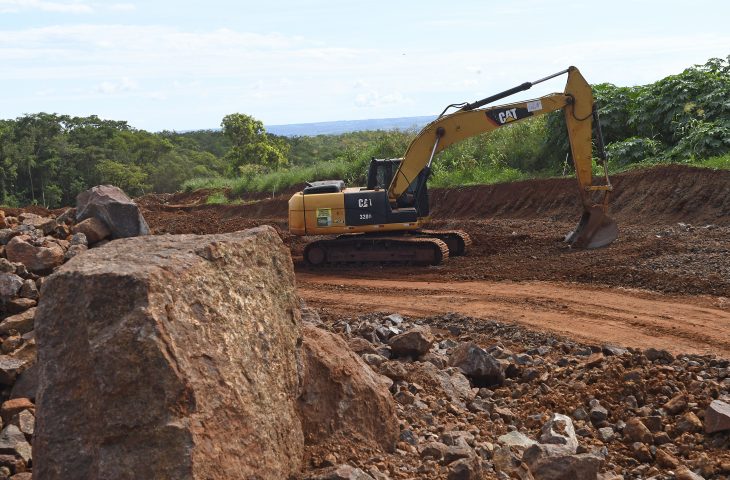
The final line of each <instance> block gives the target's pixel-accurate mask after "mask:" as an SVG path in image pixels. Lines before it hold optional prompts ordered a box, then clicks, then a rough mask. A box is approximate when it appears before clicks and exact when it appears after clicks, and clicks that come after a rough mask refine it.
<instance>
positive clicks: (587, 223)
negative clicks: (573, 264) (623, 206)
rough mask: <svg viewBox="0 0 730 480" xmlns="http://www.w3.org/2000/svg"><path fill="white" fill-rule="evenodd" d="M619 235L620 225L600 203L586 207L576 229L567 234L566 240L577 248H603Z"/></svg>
mask: <svg viewBox="0 0 730 480" xmlns="http://www.w3.org/2000/svg"><path fill="white" fill-rule="evenodd" d="M616 237H618V227H617V226H616V222H614V221H613V220H612V219H611V218H610V217H609V216H608V215H606V213H605V212H604V210H603V208H602V207H601V206H600V205H596V206H593V207H590V208H588V209H586V210H585V211H584V212H583V215H582V216H581V217H580V221H579V222H578V226H577V227H575V230H573V231H572V232H570V233H569V234H568V235H566V236H565V241H566V242H567V243H568V244H569V245H570V246H571V247H575V248H601V247H605V246H606V245H610V244H611V242H613V241H614V240H616Z"/></svg>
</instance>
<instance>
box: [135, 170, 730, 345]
mask: <svg viewBox="0 0 730 480" xmlns="http://www.w3.org/2000/svg"><path fill="white" fill-rule="evenodd" d="M612 181H613V184H614V186H615V192H614V195H613V200H612V203H611V212H612V214H611V215H612V216H613V217H614V218H615V219H616V221H617V223H618V225H619V229H620V235H619V238H618V240H617V241H616V242H614V244H612V245H611V246H609V247H608V248H604V249H600V250H591V251H574V250H571V249H569V248H568V247H567V246H566V245H565V244H564V243H562V238H563V236H564V234H565V233H567V232H568V231H570V230H571V229H572V228H573V227H574V225H575V222H576V221H577V219H578V217H579V214H580V210H579V207H578V202H577V195H576V191H575V189H576V185H575V180H574V179H548V180H529V181H523V182H516V183H511V184H501V185H492V186H475V187H464V188H458V189H446V190H439V189H436V190H433V191H432V194H431V205H432V214H433V217H434V222H433V225H432V226H433V227H434V228H460V229H464V230H466V231H467V232H468V233H469V234H470V235H471V236H472V239H473V240H474V245H473V246H472V249H471V251H470V253H469V255H467V256H465V257H459V258H451V259H449V261H448V262H446V263H444V264H443V265H440V266H436V267H403V266H401V267H368V268H363V267H359V266H358V267H330V268H326V269H318V270H314V269H311V268H308V267H307V266H305V265H303V264H302V262H301V251H302V248H303V246H304V245H305V244H306V242H307V241H308V240H309V239H303V238H300V237H293V236H291V235H290V234H289V233H288V231H287V225H286V216H287V200H288V197H289V195H288V194H285V195H279V196H277V197H276V198H273V199H264V200H259V201H252V202H251V203H248V204H244V205H225V206H210V205H200V203H201V201H202V200H201V199H200V197H194V196H189V197H180V196H177V197H176V196H149V195H148V196H146V197H144V198H143V199H141V201H140V204H141V205H142V207H143V210H144V215H145V218H147V221H148V222H149V224H150V226H151V227H152V229H153V231H154V232H155V233H214V232H223V231H233V230H239V229H242V228H249V227H252V226H255V225H259V224H264V223H266V224H272V225H274V226H275V227H276V228H277V229H278V230H279V231H280V234H281V236H282V238H283V239H284V241H285V242H286V243H287V244H288V245H289V246H290V247H291V248H292V253H293V255H294V258H295V262H296V266H297V271H298V272H299V284H300V291H301V294H302V295H303V296H304V297H305V298H306V300H307V301H308V302H309V303H310V304H313V305H314V306H317V307H321V308H322V309H324V310H326V311H328V312H330V313H332V314H333V315H337V314H352V313H353V311H354V309H355V306H356V308H357V311H358V312H360V313H365V312H366V311H368V310H370V311H375V310H379V309H382V307H384V306H387V308H388V309H390V310H393V311H401V312H408V313H411V312H413V313H417V312H419V311H421V310H423V311H422V312H421V313H423V314H433V313H438V312H442V313H443V312H448V311H458V312H462V313H468V314H469V315H476V316H477V317H480V318H499V319H501V320H503V321H512V322H517V323H524V324H527V325H530V326H531V327H533V328H538V329H545V330H552V331H559V332H561V333H562V334H566V335H571V334H572V335H573V336H574V337H576V338H581V339H583V340H586V339H591V340H595V341H598V340H600V338H605V339H606V340H607V341H608V340H609V339H611V340H612V341H616V342H619V343H621V342H623V343H625V344H627V345H633V346H661V347H662V348H670V349H671V350H673V351H677V350H678V349H680V350H681V349H685V350H687V351H692V352H704V353H708V352H713V353H717V354H721V355H724V356H727V355H728V353H729V352H730V348H729V347H728V344H727V341H726V340H724V339H726V338H730V319H729V318H728V315H727V312H728V311H730V304H728V300H727V298H728V297H730V172H729V171H714V170H708V169H699V168H691V167H682V166H668V167H657V168H652V169H648V170H641V171H635V172H629V173H625V174H622V175H616V176H615V177H613V178H612ZM186 195H190V194H186ZM184 200H185V201H193V202H194V203H196V204H193V205H190V204H189V203H188V204H181V203H182V202H183V201H184ZM680 222H681V224H680ZM386 280H387V281H395V282H396V283H388V282H384V281H386ZM535 281H538V282H542V283H535ZM422 282H439V283H436V284H432V287H429V288H426V289H423V288H421V287H420V286H421V285H423V283H422ZM512 282H517V283H512ZM544 282H548V283H544ZM340 284H342V285H345V284H347V285H348V288H349V289H350V290H348V291H347V296H346V297H342V298H340V297H339V295H340V294H341V293H342V291H341V290H340V289H339V287H338V285H340ZM512 288H513V289H514V291H515V292H519V293H515V295H507V297H508V298H507V297H505V295H506V293H505V292H506V291H509V290H510V289H512ZM627 289H630V290H627ZM636 289H639V290H640V291H636ZM462 290H464V291H466V290H468V291H469V292H471V293H469V294H468V295H466V294H465V297H466V298H460V297H458V295H456V293H458V292H459V291H462ZM439 291H443V292H446V293H445V294H442V295H440V296H439V294H438V292H439ZM376 292H377V294H375V295H374V293H376ZM495 292H502V293H501V294H499V295H497V294H496V293H495ZM492 293H494V295H495V297H494V298H491V297H490V294H492ZM444 295H446V296H444ZM566 295H567V296H568V297H569V298H566ZM697 295H701V296H702V297H697ZM437 297H438V298H441V300H440V301H438V300H436V298H437ZM456 298H459V299H458V300H456ZM452 299H454V300H453V301H452ZM485 299H486V300H485ZM495 299H496V300H495ZM647 302H649V303H647ZM652 302H657V303H652ZM659 304H661V305H669V306H670V307H669V308H670V309H673V308H674V307H671V306H672V305H678V307H677V308H676V312H675V314H674V315H672V314H667V315H669V316H671V317H672V318H663V317H661V315H662V314H660V313H656V314H653V313H651V311H652V310H653V309H654V308H655V307H657V305H659ZM505 305H507V306H508V307H509V308H507V307H505ZM564 305H568V308H567V313H566V311H565V310H566V308H565V307H564ZM679 306H686V308H685V307H682V308H680V307H679ZM592 307H595V308H592ZM599 307H600V308H599ZM657 308H658V307H657ZM662 308H663V307H662ZM660 310H661V309H658V310H657V312H659V311H660ZM637 313H638V315H637ZM634 315H636V316H637V317H638V318H635V317H634ZM565 318H568V319H571V321H570V322H563V321H560V319H565ZM597 325H600V326H601V328H597V327H596V326H597ZM589 326H590V327H589ZM672 345H674V347H672Z"/></svg>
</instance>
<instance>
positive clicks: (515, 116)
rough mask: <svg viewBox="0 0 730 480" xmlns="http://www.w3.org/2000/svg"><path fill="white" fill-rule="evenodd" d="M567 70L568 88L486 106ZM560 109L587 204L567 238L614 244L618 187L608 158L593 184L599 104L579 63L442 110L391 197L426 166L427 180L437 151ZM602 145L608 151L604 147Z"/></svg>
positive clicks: (589, 244)
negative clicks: (599, 181) (612, 210)
mask: <svg viewBox="0 0 730 480" xmlns="http://www.w3.org/2000/svg"><path fill="white" fill-rule="evenodd" d="M564 73H567V74H568V81H567V84H566V86H565V91H564V92H563V93H553V94H550V95H545V96H543V97H540V98H537V99H534V100H528V101H524V102H517V103H511V104H506V105H500V106H494V107H488V108H480V107H482V106H484V105H485V104H487V103H491V102H493V101H496V100H499V99H501V98H505V97H507V96H509V95H512V94H514V93H517V92H519V91H523V90H527V89H529V88H530V87H532V86H533V85H535V84H537V83H540V82H542V81H545V80H548V79H550V78H553V77H555V76H558V75H561V74H564ZM556 110H563V112H564V115H565V121H566V124H567V129H568V137H569V140H570V148H571V153H572V158H573V164H574V166H575V171H576V179H577V180H578V187H579V189H578V190H579V196H580V200H581V204H582V207H583V215H582V216H581V220H580V222H579V224H578V226H577V227H576V229H575V230H573V231H572V232H571V233H569V234H568V236H566V241H567V242H569V243H570V244H571V245H573V246H576V247H579V248H597V247H602V246H605V245H608V244H610V243H611V242H612V241H613V240H615V239H616V237H617V236H618V229H617V227H616V224H615V222H613V220H611V219H610V218H609V217H608V216H607V211H608V200H609V195H610V192H611V190H612V187H611V185H610V182H609V180H608V173H607V171H606V170H605V169H606V166H605V162H604V173H605V178H606V184H605V185H594V184H593V169H592V167H593V160H592V142H591V138H592V135H593V119H594V117H595V118H597V113H596V111H595V109H594V106H593V93H592V91H591V87H590V85H589V84H588V83H587V82H586V81H585V79H584V78H583V76H582V75H581V74H580V72H579V71H578V69H577V68H575V67H569V68H568V69H567V70H564V71H562V72H558V73H556V74H554V75H551V76H549V77H545V78H544V79H541V80H538V81H536V82H526V83H523V84H522V85H520V86H518V87H514V88H512V89H509V90H506V91H505V92H502V93H500V94H497V95H493V96H492V97H488V98H485V99H483V100H480V101H478V102H474V103H470V104H466V105H463V106H462V108H461V109H460V110H459V111H457V112H454V113H452V114H449V115H442V116H441V117H439V118H438V119H437V120H435V121H433V122H431V123H430V124H429V125H427V126H426V127H425V128H424V129H423V130H421V132H420V133H419V134H418V136H417V137H416V138H415V139H414V140H413V141H412V142H411V144H410V145H409V147H408V150H407V151H406V154H405V156H404V158H403V161H402V162H401V164H400V167H399V168H398V170H397V171H396V172H395V174H394V175H393V180H392V182H391V184H390V186H389V188H388V198H389V200H390V202H391V203H392V204H395V203H397V201H398V199H399V198H400V197H401V195H403V194H404V193H405V192H406V191H407V190H408V188H409V186H410V185H411V184H412V182H413V181H414V180H415V179H416V178H417V177H418V175H419V173H421V171H422V170H424V169H426V173H427V174H426V175H424V176H422V177H421V178H424V180H423V181H425V179H426V178H427V177H428V173H430V168H431V162H432V161H433V158H434V156H435V155H436V154H437V153H439V152H441V151H442V150H444V149H446V148H447V147H449V146H450V145H453V144H454V143H458V142H460V141H462V140H465V139H467V138H470V137H473V136H475V135H479V134H480V133H484V132H489V131H492V130H495V129H497V128H499V127H502V126H505V125H510V124H512V123H516V122H519V121H521V120H524V119H527V118H532V117H534V116H537V115H542V114H545V113H549V112H553V111H556ZM597 130H598V132H599V133H598V140H599V146H600V147H602V139H601V135H600V127H599V128H598V129H597ZM599 150H601V153H602V148H599ZM596 191H598V192H599V193H600V194H601V197H602V199H601V201H600V202H598V203H597V204H595V203H594V202H593V192H596Z"/></svg>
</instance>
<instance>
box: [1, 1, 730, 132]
mask: <svg viewBox="0 0 730 480" xmlns="http://www.w3.org/2000/svg"><path fill="white" fill-rule="evenodd" d="M729 18H730V1H727V0H694V1H691V2H690V1H687V0H682V1H676V0H661V1H659V0H633V1H628V0H613V1H611V2H596V1H582V2H581V1H570V0H565V1H549V0H519V1H508V0H500V1H493V0H478V1H459V0H450V1H444V0H439V1H432V0H420V1H413V0H400V1H398V0H390V1H381V0H368V1H364V0H360V1H350V0H339V1H334V0H332V1H330V0H288V1H284V0H258V1H256V2H250V1H247V0H243V1H226V0H207V1H205V2H194V1H185V0H177V1H174V2H173V1H161V0H145V1H141V0H139V1H135V0H129V1H124V0H119V1H108V2H103V1H95V0H0V118H16V117H18V116H21V115H24V114H27V113H36V112H41V111H43V112H55V113H59V114H69V115H78V116H85V115H92V114H95V115H99V116H100V117H102V118H106V119H114V120H126V121H128V122H129V124H130V125H132V126H133V127H135V128H139V129H145V130H150V131H160V130H178V131H181V130H194V129H208V128H218V127H219V126H220V122H221V119H222V118H223V117H224V116H225V115H227V114H229V113H235V112H240V113H245V114H248V115H252V116H254V117H255V118H257V119H259V120H261V121H263V122H264V124H266V125H278V124H288V123H309V122H321V121H334V120H360V119H369V118H392V117H409V116H421V115H435V114H438V113H440V112H441V110H442V109H443V108H444V107H445V106H446V105H448V104H450V103H457V102H462V101H474V100H478V99H480V98H483V97H486V96H489V95H491V94H494V93H496V92H499V91H502V90H505V89H507V88H510V87H513V86H515V85H519V84H521V83H523V82H525V81H532V80H536V79H538V78H542V77H544V76H546V75H548V74H551V73H553V72H556V71H559V70H562V69H564V68H566V67H567V66H569V65H575V66H577V67H578V68H579V69H580V70H581V72H582V73H583V75H584V77H585V78H586V79H587V80H588V81H589V82H590V83H602V82H610V83H613V84H616V85H641V84H646V83H651V82H653V81H656V80H658V79H660V78H662V77H665V76H667V75H671V74H675V73H679V72H681V71H682V70H683V69H684V68H686V67H688V66H691V65H694V64H698V63H704V62H705V61H706V60H708V59H709V58H712V57H722V58H726V57H728V55H730V28H729V27H728V19H729ZM564 83H565V82H564V80H562V79H559V78H558V79H555V80H551V81H550V82H546V83H545V84H541V85H538V86H536V87H534V88H533V89H532V90H530V91H529V92H526V93H524V94H521V95H520V96H516V97H514V98H515V100H518V99H524V98H533V97H537V96H540V95H544V94H546V93H549V92H554V91H562V89H563V87H564ZM505 102H506V100H505Z"/></svg>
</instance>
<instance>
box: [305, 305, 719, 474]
mask: <svg viewBox="0 0 730 480" xmlns="http://www.w3.org/2000/svg"><path fill="white" fill-rule="evenodd" d="M323 319H324V324H325V325H327V326H328V327H329V328H330V329H332V330H333V331H335V332H338V333H339V334H341V335H342V336H343V337H344V338H345V339H346V340H347V341H348V344H349V345H350V346H351V348H352V349H353V350H354V351H356V352H358V354H359V355H360V356H361V357H362V359H363V360H364V361H365V362H367V363H368V364H369V365H370V366H371V368H372V369H373V370H374V371H376V372H379V373H381V374H382V375H384V376H387V377H388V378H390V379H391V380H392V385H391V387H390V392H391V395H392V396H393V398H394V399H395V400H396V401H397V403H398V406H397V416H398V422H399V427H400V434H399V441H398V443H397V446H396V450H395V452H394V453H388V452H385V451H381V452H379V453H374V452H372V451H370V450H368V451H358V449H357V448H356V446H354V445H353V444H342V445H340V446H339V448H337V447H335V450H334V451H332V450H329V451H326V450H322V449H317V448H316V447H315V448H310V450H309V455H308V458H309V465H308V468H309V469H310V473H309V477H307V478H346V479H355V478H357V479H368V478H373V479H384V478H437V479H473V478H498V479H508V478H520V479H535V480H542V479H580V480H589V479H591V480H592V479H603V480H608V479H639V478H641V479H648V478H651V479H654V480H672V479H689V478H692V479H697V478H706V479H721V478H727V476H728V475H729V474H730V450H729V448H730V423H729V422H730V405H729V404H730V362H728V361H727V360H725V359H719V358H715V357H712V356H702V355H672V354H671V353H669V352H667V351H662V350H656V349H647V350H646V351H640V350H635V349H624V348H621V347H618V346H613V345H584V344H580V343H578V342H574V341H571V340H568V339H565V338H561V337H557V336H555V335H552V334H547V333H541V332H534V331H529V330H526V329H524V328H521V327H518V326H515V325H505V324H500V323H497V322H485V321H484V320H474V319H470V318H467V317H462V316H457V315H447V316H441V317H431V318H425V319H420V320H417V321H412V320H408V319H404V318H403V317H401V316H400V315H388V316H386V315H380V314H368V315H364V316H360V317H357V318H348V319H338V318H327V315H326V312H323ZM405 339H408V341H407V342H406V341H405ZM404 343H407V347H404ZM416 347H418V348H416ZM335 459H336V462H335V463H337V464H338V465H339V468H340V471H342V472H344V471H346V469H344V468H343V465H345V464H346V465H348V466H349V468H350V469H351V470H347V471H348V472H350V473H349V474H347V475H345V474H338V475H339V476H337V475H335V474H334V473H331V472H334V471H336V470H337V468H336V467H338V465H334V466H333V465H332V463H333V462H334V461H335ZM352 472H356V473H352ZM348 475H349V476H348Z"/></svg>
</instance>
